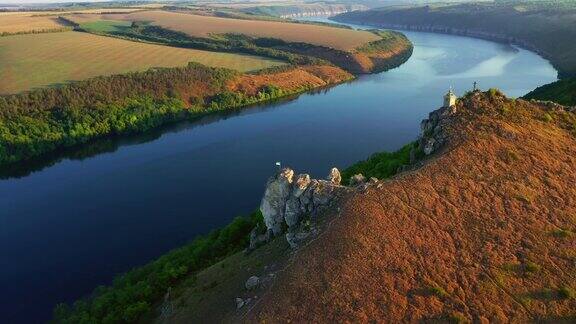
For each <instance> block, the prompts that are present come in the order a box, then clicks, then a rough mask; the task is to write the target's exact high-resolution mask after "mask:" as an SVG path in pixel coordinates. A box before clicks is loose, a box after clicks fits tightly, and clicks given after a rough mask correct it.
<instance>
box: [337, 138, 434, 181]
mask: <svg viewBox="0 0 576 324" xmlns="http://www.w3.org/2000/svg"><path fill="white" fill-rule="evenodd" d="M411 151H414V157H415V159H416V160H418V159H421V158H422V157H423V156H424V153H423V152H422V151H421V150H420V149H419V146H418V143H417V142H413V143H410V144H407V145H405V146H404V147H402V148H401V149H400V150H398V151H396V152H381V153H376V154H374V155H372V156H371V157H370V158H369V159H368V160H366V161H360V162H357V163H355V164H353V165H351V166H349V167H348V168H346V169H345V170H343V171H342V183H343V184H348V183H349V181H350V177H352V176H353V175H355V174H358V173H361V174H363V175H364V176H365V177H366V178H370V177H375V178H378V179H386V178H389V177H391V176H393V175H395V174H396V173H397V172H398V169H399V168H400V167H401V166H403V165H409V164H410V154H411V153H410V152H411Z"/></svg>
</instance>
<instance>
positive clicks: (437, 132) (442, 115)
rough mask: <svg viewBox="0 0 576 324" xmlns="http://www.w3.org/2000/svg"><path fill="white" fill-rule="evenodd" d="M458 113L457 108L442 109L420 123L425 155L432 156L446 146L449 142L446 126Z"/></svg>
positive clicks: (421, 143)
mask: <svg viewBox="0 0 576 324" xmlns="http://www.w3.org/2000/svg"><path fill="white" fill-rule="evenodd" d="M455 113H456V109H455V107H442V108H440V109H438V110H434V111H433V112H431V113H430V114H429V115H428V119H424V120H423V121H422V123H420V131H421V134H420V138H419V144H420V148H421V149H422V151H424V154H426V155H430V154H432V153H434V152H436V151H437V150H438V149H439V148H440V147H442V146H444V144H446V142H447V141H448V136H447V135H446V132H445V126H446V124H447V123H448V122H449V120H450V117H451V116H452V115H454V114H455Z"/></svg>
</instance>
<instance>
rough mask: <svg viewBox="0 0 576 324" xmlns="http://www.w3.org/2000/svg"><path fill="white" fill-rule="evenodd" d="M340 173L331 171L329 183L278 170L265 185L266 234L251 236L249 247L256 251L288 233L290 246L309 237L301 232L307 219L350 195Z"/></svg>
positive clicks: (264, 214)
mask: <svg viewBox="0 0 576 324" xmlns="http://www.w3.org/2000/svg"><path fill="white" fill-rule="evenodd" d="M341 180H342V179H341V177H340V171H338V169H336V168H332V169H331V170H330V173H329V174H328V177H327V178H326V180H317V179H311V178H310V175H308V174H298V175H295V173H294V170H292V169H290V168H285V169H282V170H279V171H278V173H277V174H276V175H274V176H273V177H271V178H270V179H269V180H268V183H267V184H266V190H265V191H264V197H263V198H262V203H261V204H260V211H261V212H262V215H263V216H264V223H265V224H266V233H264V234H262V235H260V236H257V235H255V234H254V232H253V234H252V235H251V242H250V247H251V248H254V247H256V246H257V244H259V243H261V242H262V241H264V240H268V239H269V238H270V237H271V236H278V235H281V234H283V233H284V232H286V238H287V240H288V243H290V245H291V246H293V247H296V246H297V241H298V240H299V239H303V238H305V237H306V236H307V233H305V232H302V231H300V233H298V231H299V230H300V229H301V228H300V226H301V223H302V221H303V220H304V219H306V218H308V219H309V218H314V217H315V216H317V215H318V214H319V213H320V212H322V211H323V210H324V209H325V208H327V207H328V206H330V204H331V203H332V202H333V201H334V200H336V199H337V198H339V197H341V196H342V195H344V194H345V193H347V192H349V191H350V190H349V188H347V187H345V186H342V185H340V182H341Z"/></svg>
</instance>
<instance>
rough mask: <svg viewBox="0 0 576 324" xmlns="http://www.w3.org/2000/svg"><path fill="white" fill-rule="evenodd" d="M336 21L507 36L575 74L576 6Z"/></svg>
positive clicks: (427, 11)
mask: <svg viewBox="0 0 576 324" xmlns="http://www.w3.org/2000/svg"><path fill="white" fill-rule="evenodd" d="M336 20H338V21H348V22H363V23H369V24H382V23H384V24H400V25H411V26H426V27H428V26H434V27H449V28H455V29H468V30H471V31H481V32H487V33H491V34H496V35H502V34H504V35H506V36H509V37H513V38H515V39H518V40H520V41H524V42H526V43H529V44H531V45H533V46H534V47H536V48H537V49H539V50H540V51H542V52H543V53H544V54H545V56H546V57H547V58H549V59H550V60H551V62H552V64H554V66H555V67H556V68H557V69H558V70H559V72H560V74H561V76H570V75H572V76H574V75H576V56H575V55H573V53H574V52H576V42H574V39H576V28H574V25H575V24H576V3H574V2H565V3H564V5H563V6H556V7H554V6H550V5H549V4H547V3H544V4H538V3H533V4H532V5H529V6H528V5H515V4H509V3H505V4H500V5H498V4H496V5H495V4H461V5H451V6H445V5H438V6H419V7H391V8H390V7H389V8H381V9H374V10H370V11H365V12H351V13H346V14H343V15H340V16H337V18H336Z"/></svg>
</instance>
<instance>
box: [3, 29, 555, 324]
mask: <svg viewBox="0 0 576 324" xmlns="http://www.w3.org/2000/svg"><path fill="white" fill-rule="evenodd" d="M405 34H406V35H407V36H408V37H409V38H410V40H411V41H412V42H413V43H414V45H415V48H414V55H413V56H412V58H410V60H409V61H408V62H407V63H405V64H404V65H402V66H401V67H399V68H397V69H394V70H392V71H389V72H385V73H380V74H377V75H366V76H361V77H360V78H359V79H358V80H355V81H353V82H350V83H347V84H342V85H339V86H337V87H334V88H331V89H328V90H323V91H317V92H314V93H308V94H304V95H301V96H300V97H298V98H296V99H293V100H286V101H283V102H278V103H275V104H271V105H267V106H259V107H253V108H249V109H245V110H243V111H241V112H236V113H228V114H223V115H219V116H210V117H207V118H205V119H203V120H200V121H197V122H186V123H180V124H177V125H173V126H170V127H165V128H163V129H160V130H157V131H154V132H151V133H149V134H146V135H141V136H133V137H129V138H123V139H120V140H118V139H116V140H105V141H99V142H97V143H94V144H92V145H90V146H87V147H85V148H83V149H82V150H80V151H78V150H77V151H71V152H67V153H65V154H60V155H58V156H52V157H47V158H44V159H41V160H38V161H35V162H34V163H29V164H26V165H24V164H23V165H21V168H20V169H19V170H0V171H2V172H0V173H1V177H2V180H0V259H1V260H2V266H1V267H0V287H1V289H2V290H1V291H2V293H1V295H0V316H1V317H0V322H4V323H36V322H43V321H46V320H47V319H49V318H50V314H51V310H52V308H53V306H54V305H55V304H56V303H57V302H61V301H72V300H74V299H77V298H79V297H81V296H83V295H86V294H88V293H89V292H90V291H92V289H93V288H95V287H96V286H97V285H99V284H107V283H110V281H111V279H112V278H113V276H114V275H115V274H117V273H119V272H123V271H126V270H129V269H130V268H132V267H134V266H138V265H142V264H144V263H146V262H148V261H150V260H152V259H154V258H156V257H158V256H159V255H161V254H163V253H165V252H166V251H168V250H170V249H172V248H175V247H178V246H180V245H182V244H184V243H186V242H187V241H189V240H190V239H192V238H193V237H194V236H196V235H198V234H202V233H207V232H208V231H210V230H211V229H214V228H216V227H220V226H222V225H224V224H226V223H228V222H229V221H230V220H231V219H232V218H233V217H234V216H237V215H239V214H246V213H249V212H250V211H252V210H254V209H255V208H257V206H258V204H259V201H260V198H261V195H262V193H263V190H264V184H265V181H266V179H267V178H268V177H269V176H270V175H271V174H272V173H273V171H274V168H275V167H274V163H275V162H276V161H281V162H282V164H283V165H286V166H291V167H293V168H295V169H296V170H297V171H300V172H308V173H311V174H312V175H313V176H315V177H324V176H325V175H326V174H327V172H328V170H329V168H330V167H333V166H336V167H340V168H342V167H345V166H347V165H349V164H351V163H353V162H355V161H358V160H361V159H364V158H366V157H368V156H369V155H370V154H371V153H373V152H376V151H383V150H395V149H398V148H399V147H401V146H402V145H403V144H405V143H407V142H409V141H412V140H414V139H415V138H416V136H417V134H418V131H419V124H420V120H422V119H423V118H425V117H426V116H427V114H428V112H429V111H431V110H433V109H436V108H438V107H439V106H440V105H441V103H442V96H443V95H444V93H445V92H446V91H447V90H448V88H449V87H450V86H453V87H454V90H455V91H456V93H457V94H462V93H464V92H465V91H467V90H470V89H471V87H472V84H473V82H474V81H477V82H478V84H479V86H480V87H481V88H482V89H488V88H490V87H498V88H500V89H502V90H503V91H504V92H505V93H506V94H508V95H509V96H514V97H517V96H521V95H523V94H525V93H527V92H528V91H530V90H531V89H534V88H535V87H537V86H539V85H542V84H545V83H549V82H552V81H555V80H556V71H555V70H554V69H553V68H552V66H551V65H550V64H549V63H548V62H547V61H546V60H544V59H542V58H540V57H539V56H537V55H536V54H534V53H531V52H528V51H525V50H522V49H518V48H514V47H511V46H508V45H502V44H497V43H493V42H489V41H484V40H478V39H472V38H465V37H459V36H450V35H439V34H430V33H419V32H406V33H405Z"/></svg>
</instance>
